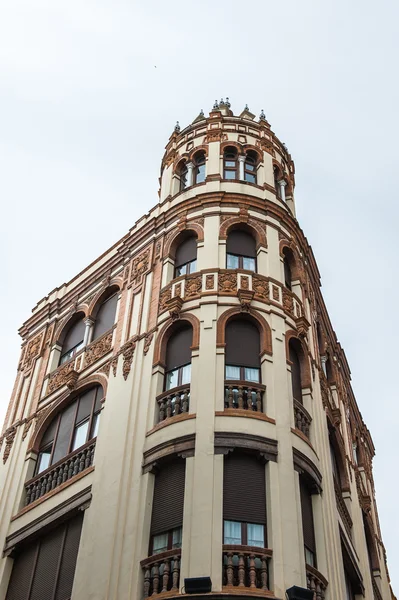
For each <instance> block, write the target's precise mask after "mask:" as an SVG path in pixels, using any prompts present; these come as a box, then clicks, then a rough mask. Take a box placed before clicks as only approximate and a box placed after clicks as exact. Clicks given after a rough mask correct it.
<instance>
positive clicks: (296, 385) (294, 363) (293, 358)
mask: <svg viewBox="0 0 399 600" xmlns="http://www.w3.org/2000/svg"><path fill="white" fill-rule="evenodd" d="M301 353H302V347H301V344H300V342H299V340H297V339H295V338H291V339H290V341H289V359H290V363H291V385H292V396H293V398H294V400H296V401H297V402H300V403H301V404H302V403H303V401H302V371H301V360H300V356H301Z"/></svg>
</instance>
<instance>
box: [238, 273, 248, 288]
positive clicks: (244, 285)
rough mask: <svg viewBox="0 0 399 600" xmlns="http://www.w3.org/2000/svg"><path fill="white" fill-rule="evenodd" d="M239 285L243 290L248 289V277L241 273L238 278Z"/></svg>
mask: <svg viewBox="0 0 399 600" xmlns="http://www.w3.org/2000/svg"><path fill="white" fill-rule="evenodd" d="M240 286H241V289H243V290H249V277H247V276H246V275H242V276H241V279H240Z"/></svg>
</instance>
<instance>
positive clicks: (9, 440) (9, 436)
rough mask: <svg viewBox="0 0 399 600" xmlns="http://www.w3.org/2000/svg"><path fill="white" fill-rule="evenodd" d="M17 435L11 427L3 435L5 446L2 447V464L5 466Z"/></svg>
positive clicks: (15, 430)
mask: <svg viewBox="0 0 399 600" xmlns="http://www.w3.org/2000/svg"><path fill="white" fill-rule="evenodd" d="M16 433H17V428H16V427H11V428H10V429H8V430H7V431H6V432H5V434H4V439H5V441H6V445H5V446H4V454H3V464H4V465H5V464H6V462H7V459H8V457H9V456H10V453H11V448H12V445H13V443H14V439H15V435H16Z"/></svg>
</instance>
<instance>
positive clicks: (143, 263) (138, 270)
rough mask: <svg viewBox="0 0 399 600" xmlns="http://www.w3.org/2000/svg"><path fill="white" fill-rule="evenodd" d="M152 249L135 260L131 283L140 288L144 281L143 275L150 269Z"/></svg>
mask: <svg viewBox="0 0 399 600" xmlns="http://www.w3.org/2000/svg"><path fill="white" fill-rule="evenodd" d="M150 256H151V248H147V250H144V252H142V253H141V254H139V256H137V258H135V259H133V263H132V271H131V275H130V282H131V283H132V284H133V285H134V286H138V285H140V284H141V283H142V281H143V275H144V273H146V272H147V271H148V270H149V269H150Z"/></svg>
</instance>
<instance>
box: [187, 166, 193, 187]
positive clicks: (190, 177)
mask: <svg viewBox="0 0 399 600" xmlns="http://www.w3.org/2000/svg"><path fill="white" fill-rule="evenodd" d="M193 182H194V163H192V162H189V163H187V185H186V188H188V187H191V186H192V185H193Z"/></svg>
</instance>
